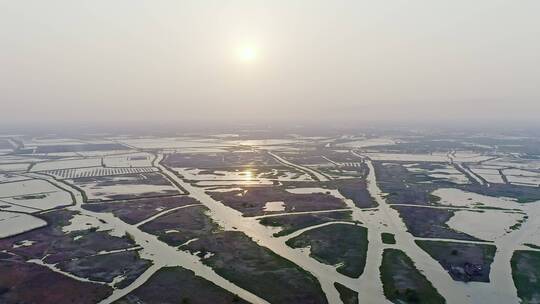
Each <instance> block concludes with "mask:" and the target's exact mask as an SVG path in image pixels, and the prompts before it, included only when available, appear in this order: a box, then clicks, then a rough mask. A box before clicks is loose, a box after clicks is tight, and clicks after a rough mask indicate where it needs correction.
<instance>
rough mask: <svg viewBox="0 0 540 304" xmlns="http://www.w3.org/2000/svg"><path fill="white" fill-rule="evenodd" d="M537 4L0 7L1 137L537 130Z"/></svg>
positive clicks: (14, 4)
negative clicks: (6, 131) (263, 126)
mask: <svg viewBox="0 0 540 304" xmlns="http://www.w3.org/2000/svg"><path fill="white" fill-rule="evenodd" d="M539 11H540V2H538V1H519V2H514V1H499V0H479V1H474V2H472V1H464V0H458V1H438V0H437V1H433V0H431V1H427V0H426V1H414V2H412V1H392V2H383V1H307V0H306V1H300V0H298V1H272V2H269V1H159V2H155V1H127V0H122V1H88V2H87V1H64V0H62V1H61V0H58V1H0V66H1V69H0V92H2V93H1V98H2V102H1V105H2V110H1V111H0V121H2V124H3V125H5V124H30V123H38V124H39V123H41V124H58V123H66V124H69V123H75V124H76V123H81V122H84V123H88V122H94V123H98V124H99V123H102V122H103V123H112V122H115V123H123V122H125V123H136V122H140V121H146V122H159V121H163V122H186V123H190V122H197V123H200V124H204V123H209V122H212V123H229V124H230V123H236V122H238V123H253V122H262V123H276V124H279V123H316V122H318V121H321V122H324V123H328V124H331V123H336V122H358V121H363V122H384V121H387V122H388V121H397V122H406V121H415V122H426V123H435V122H443V123H451V122H467V123H470V124H474V123H476V122H478V123H481V124H485V123H488V122H499V123H500V122H504V121H509V122H511V123H513V124H517V125H519V124H520V123H523V124H528V125H529V124H533V125H538V122H537V115H538V113H539V112H540V102H539V97H540V87H539V86H538V84H539V83H540V35H539V34H540V33H539V29H540V19H539V18H538V12H539Z"/></svg>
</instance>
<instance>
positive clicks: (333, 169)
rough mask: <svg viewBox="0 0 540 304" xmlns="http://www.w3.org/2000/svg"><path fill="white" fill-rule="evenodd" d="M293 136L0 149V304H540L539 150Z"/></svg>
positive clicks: (94, 139)
mask: <svg viewBox="0 0 540 304" xmlns="http://www.w3.org/2000/svg"><path fill="white" fill-rule="evenodd" d="M300 130H301V128H300V129H299V131H300ZM298 133H299V134H296V133H295V134H289V133H283V132H281V131H277V130H257V131H247V130H242V131H239V130H235V131H234V132H231V133H224V134H210V133H208V134H203V133H201V134H196V135H195V134H181V135H178V134H169V135H164V136H155V135H148V134H134V135H125V134H123V135H121V136H118V135H84V134H81V135H78V136H74V135H71V136H65V137H64V136H61V135H51V134H48V135H45V136H42V135H40V134H29V135H24V134H23V135H8V136H3V137H2V139H1V140H0V150H2V151H1V152H2V153H0V154H2V155H0V303H2V304H3V303H6V304H21V303H46V304H47V303H51V304H52V303H54V304H69V303H88V304H90V303H99V304H110V303H120V304H127V303H129V304H143V303H171V304H172V303H181V304H185V303H201V304H202V303H205V304H206V303H272V304H274V303H276V304H281V303H287V304H288V303H306V304H314V303H332V304H333V303H338V304H339V303H346V304H349V303H350V304H357V303H370V304H371V303H374V304H378V303H381V304H383V303H388V302H393V303H456V304H462V303H465V304H478V303H479V304H492V303H505V304H507V303H508V304H518V303H540V294H539V293H538V292H537V290H540V286H538V282H539V281H540V273H539V272H538V269H540V257H539V255H538V253H539V252H540V251H539V248H540V234H539V233H538V231H540V188H539V185H540V148H539V147H540V139H539V138H538V137H537V135H535V134H524V133H516V134H513V135H512V136H509V135H508V134H486V133H481V134H480V133H479V134H472V133H471V134H464V133H455V132H453V131H437V132H436V133H434V132H432V131H429V130H428V131H425V130H414V131H412V130H382V129H375V128H371V129H369V130H358V131H354V132H353V131H351V132H335V131H331V130H328V131H326V132H322V131H321V133H320V134H319V133H317V132H314V131H312V130H310V131H309V132H307V133H306V134H300V133H302V132H298Z"/></svg>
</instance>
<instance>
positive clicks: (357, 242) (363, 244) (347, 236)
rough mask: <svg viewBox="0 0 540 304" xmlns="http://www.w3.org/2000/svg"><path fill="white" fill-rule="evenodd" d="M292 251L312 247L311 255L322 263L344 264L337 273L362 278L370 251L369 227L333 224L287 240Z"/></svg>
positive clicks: (338, 268)
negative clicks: (368, 250) (368, 249)
mask: <svg viewBox="0 0 540 304" xmlns="http://www.w3.org/2000/svg"><path fill="white" fill-rule="evenodd" d="M287 245H288V246H290V247H292V248H305V247H308V246H310V247H311V250H310V254H309V255H310V256H311V257H313V258H314V259H316V260H318V261H319V262H321V263H325V264H329V265H340V266H338V267H337V271H338V272H339V273H342V274H344V275H347V276H349V277H353V278H358V277H359V276H360V275H361V274H362V273H363V272H364V266H365V265H366V255H367V248H368V239H367V228H365V227H361V226H356V225H350V224H331V225H328V226H323V227H320V228H316V229H313V230H309V231H306V232H304V233H302V234H301V235H299V236H297V237H295V238H292V239H290V240H288V241H287Z"/></svg>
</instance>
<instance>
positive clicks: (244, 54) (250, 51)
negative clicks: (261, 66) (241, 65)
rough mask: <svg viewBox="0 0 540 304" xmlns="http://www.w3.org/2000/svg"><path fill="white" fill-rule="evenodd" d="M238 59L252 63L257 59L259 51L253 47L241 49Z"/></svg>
mask: <svg viewBox="0 0 540 304" xmlns="http://www.w3.org/2000/svg"><path fill="white" fill-rule="evenodd" d="M238 57H239V59H240V60H242V61H245V62H251V61H254V60H255V59H257V50H256V49H255V47H253V46H244V47H241V48H240V49H239V51H238Z"/></svg>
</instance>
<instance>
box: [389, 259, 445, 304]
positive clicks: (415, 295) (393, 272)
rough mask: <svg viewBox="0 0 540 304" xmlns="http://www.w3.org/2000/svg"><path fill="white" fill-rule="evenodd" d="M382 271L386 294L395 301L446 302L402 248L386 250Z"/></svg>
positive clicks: (432, 303)
mask: <svg viewBox="0 0 540 304" xmlns="http://www.w3.org/2000/svg"><path fill="white" fill-rule="evenodd" d="M380 272H381V280H382V283H383V290H384V295H385V296H386V298H387V299H388V300H390V301H392V302H393V303H430V304H438V303H446V301H445V299H444V298H443V297H442V296H441V295H440V294H439V293H438V292H437V290H436V289H435V287H433V285H432V284H431V282H430V281H428V280H427V278H426V277H425V276H424V275H423V274H422V273H420V271H418V269H416V267H415V266H414V263H413V261H412V260H411V259H410V258H409V257H408V256H407V255H406V254H405V253H404V252H403V251H401V250H398V249H385V250H384V252H383V261H382V264H381V267H380Z"/></svg>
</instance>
